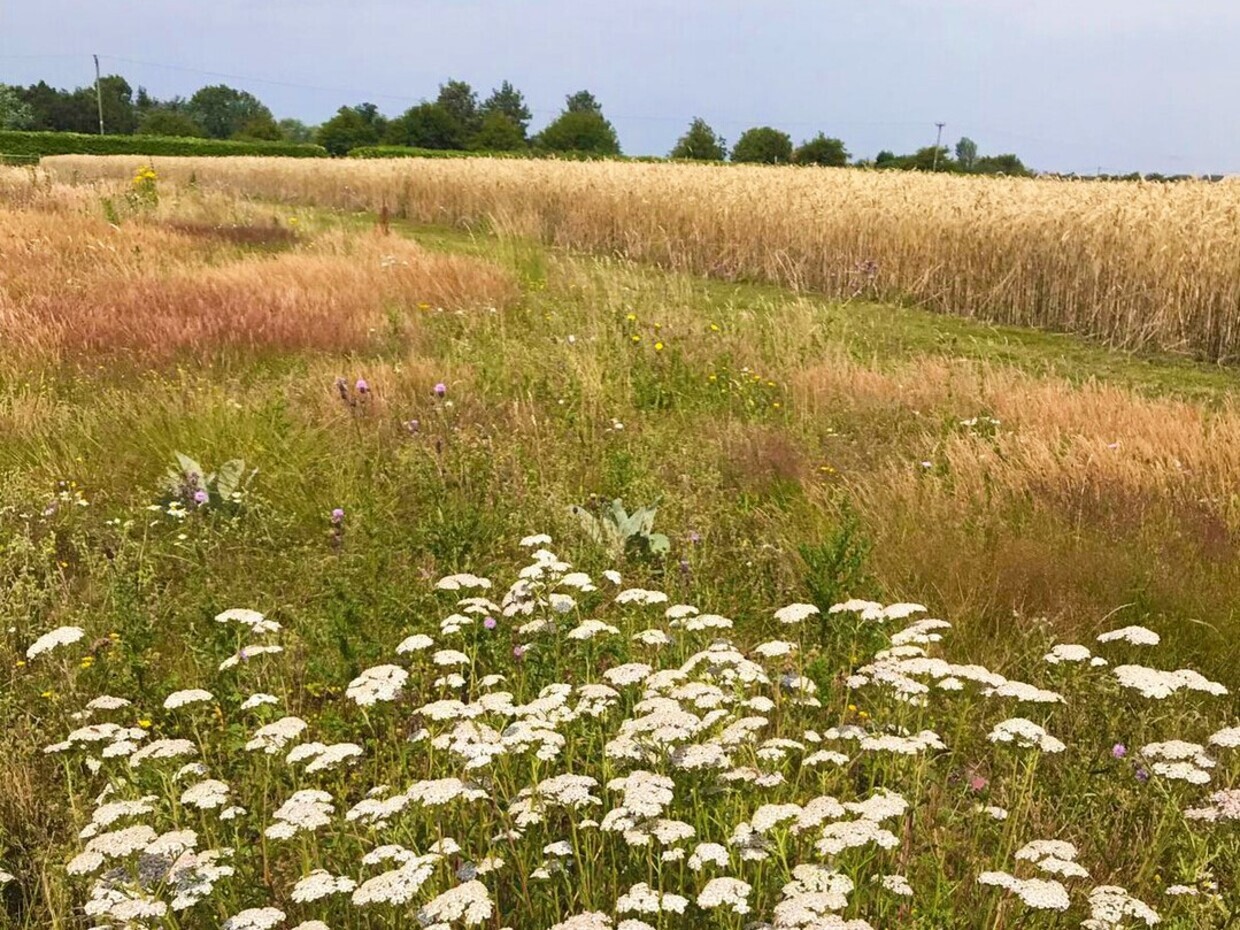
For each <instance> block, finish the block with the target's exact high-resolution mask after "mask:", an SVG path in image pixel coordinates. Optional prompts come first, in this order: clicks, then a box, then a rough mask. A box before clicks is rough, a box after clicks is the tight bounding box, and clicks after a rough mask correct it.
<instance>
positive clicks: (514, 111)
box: [478, 81, 533, 140]
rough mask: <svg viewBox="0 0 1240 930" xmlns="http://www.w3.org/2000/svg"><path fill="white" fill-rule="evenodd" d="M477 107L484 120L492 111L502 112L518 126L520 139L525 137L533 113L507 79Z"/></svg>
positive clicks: (519, 92)
mask: <svg viewBox="0 0 1240 930" xmlns="http://www.w3.org/2000/svg"><path fill="white" fill-rule="evenodd" d="M478 109H479V112H480V113H481V114H482V118H483V119H484V120H485V119H486V118H487V117H488V116H490V115H491V114H492V113H502V114H503V115H504V116H507V117H508V118H509V119H510V120H512V121H513V122H514V123H516V124H517V126H518V127H520V129H521V138H522V140H524V139H525V134H526V133H527V132H529V128H530V119H531V118H532V117H533V114H531V113H530V108H529V107H527V106H526V105H525V96H524V95H523V94H522V93H521V91H519V90H517V89H516V88H515V87H513V86H512V85H511V84H509V83H508V82H507V81H504V82H503V83H502V84H500V85H499V87H497V88H495V89H494V90H492V91H491V96H489V97H487V99H486V100H484V101H483V102H482V106H481V107H479V108H478Z"/></svg>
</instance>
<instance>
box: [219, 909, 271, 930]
mask: <svg viewBox="0 0 1240 930" xmlns="http://www.w3.org/2000/svg"><path fill="white" fill-rule="evenodd" d="M284 918H285V914H284V911H282V910H280V909H279V908H275V907H247V908H246V909H245V910H244V911H240V912H239V913H237V914H234V915H233V916H232V917H229V918H228V919H227V920H225V921H224V922H223V923H222V924H220V930H272V928H274V927H278V926H279V925H280V924H282V923H284Z"/></svg>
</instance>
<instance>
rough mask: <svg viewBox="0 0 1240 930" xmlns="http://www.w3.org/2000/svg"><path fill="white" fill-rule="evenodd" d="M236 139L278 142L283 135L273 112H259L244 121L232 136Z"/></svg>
mask: <svg viewBox="0 0 1240 930" xmlns="http://www.w3.org/2000/svg"><path fill="white" fill-rule="evenodd" d="M232 138H234V139H255V140H259V141H267V142H278V141H279V140H280V139H281V138H282V136H281V135H280V127H279V126H278V125H276V121H275V119H274V117H272V115H271V113H270V112H268V113H258V114H256V115H254V116H252V117H250V118H249V119H248V120H246V121H245V122H244V123H242V124H241V128H240V129H238V130H237V132H236V134H235V135H233V136H232Z"/></svg>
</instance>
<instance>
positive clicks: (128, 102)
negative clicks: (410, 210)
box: [0, 74, 1031, 175]
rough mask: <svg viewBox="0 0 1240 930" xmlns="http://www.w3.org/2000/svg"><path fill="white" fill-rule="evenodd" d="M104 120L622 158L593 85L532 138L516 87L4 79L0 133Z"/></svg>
mask: <svg viewBox="0 0 1240 930" xmlns="http://www.w3.org/2000/svg"><path fill="white" fill-rule="evenodd" d="M99 98H102V107H103V123H104V127H105V129H106V131H107V132H108V133H111V134H120V135H130V134H140V135H157V136H182V137H191V138H209V139H235V140H246V141H263V140H271V141H275V140H280V141H286V142H317V143H319V144H320V145H322V146H323V147H324V148H326V149H327V150H328V151H329V152H330V153H331V154H333V155H346V154H348V152H349V151H350V150H352V149H355V148H360V147H369V146H376V145H384V146H406V147H412V148H420V149H442V150H456V151H490V152H520V151H531V152H535V153H537V152H550V153H555V152H577V153H586V154H590V155H598V156H611V155H619V154H620V140H619V137H618V136H617V134H616V129H615V127H614V126H613V125H612V124H611V122H610V121H609V120H608V119H607V118H606V117H605V116H604V115H603V107H602V105H601V104H600V103H599V101H598V100H597V99H596V98H595V96H594V95H593V94H592V93H590V92H589V91H588V90H581V91H578V92H576V93H574V94H570V95H568V97H567V98H566V99H565V103H564V108H563V110H562V111H561V112H560V113H559V114H558V115H557V116H556V117H555V119H553V120H552V121H551V122H550V123H549V124H548V125H547V126H545V127H544V128H543V129H542V130H541V131H540V132H537V133H533V134H531V132H530V121H531V119H532V114H531V112H530V108H529V107H528V106H527V105H526V102H525V97H524V95H523V94H522V93H521V91H519V90H517V89H516V88H515V87H513V85H512V84H511V83H509V82H508V81H504V82H502V83H501V84H500V85H499V87H496V88H494V89H492V90H491V92H490V93H489V94H488V95H487V96H486V97H485V98H481V97H479V95H478V93H477V92H476V91H475V90H474V89H473V88H472V87H471V86H470V85H469V84H468V83H466V82H465V81H460V80H449V81H447V82H446V83H444V84H441V85H440V87H439V93H438V94H437V96H436V97H435V99H434V100H423V101H422V102H421V103H418V104H415V105H414V106H412V107H410V108H409V109H407V110H405V111H404V112H403V113H401V114H399V115H397V116H391V117H388V116H385V115H384V114H383V113H381V112H380V111H379V108H378V107H377V106H376V105H375V104H373V103H359V104H357V105H355V106H345V107H341V108H340V109H339V110H338V111H336V114H335V115H334V116H332V117H331V119H329V120H327V121H326V122H324V123H323V124H322V125H321V126H317V127H312V126H307V125H306V124H305V123H303V122H301V121H300V120H295V119H281V120H277V119H276V118H275V116H274V115H273V114H272V112H271V110H270V109H268V108H267V106H266V105H265V104H263V102H262V101H261V100H259V99H258V98H257V97H255V96H254V95H253V94H251V93H249V92H248V91H244V90H237V89H236V88H233V87H229V86H227V85H225V84H214V85H211V86H209V87H203V88H200V89H199V90H197V91H195V92H194V94H193V95H192V96H191V97H189V98H185V97H171V98H169V99H167V100H159V99H156V98H155V97H153V96H151V95H150V94H149V93H147V91H146V89H145V88H142V87H139V88H138V90H137V92H136V93H135V92H134V90H133V88H132V87H131V86H130V85H129V82H128V81H126V80H125V79H124V78H123V77H121V76H120V75H117V74H110V75H108V76H107V77H104V78H102V79H101V80H100V82H99V94H98V96H97V95H96V92H95V87H94V85H93V84H92V85H89V86H86V87H78V88H76V89H74V90H63V89H57V88H54V87H52V86H50V85H49V84H47V83H46V82H45V81H40V82H39V83H37V84H31V85H30V86H28V87H18V86H11V85H4V84H0V130H3V129H10V130H13V129H16V130H34V131H45V132H82V133H94V132H98V130H99V105H100V100H99ZM669 155H670V157H671V158H674V159H686V160H693V161H703V162H722V161H732V162H738V163H751V164H769V165H779V164H794V165H822V166H828V167H843V166H845V165H849V164H855V165H859V166H865V167H873V168H880V169H904V170H918V171H944V172H956V173H965V174H1007V175H1028V174H1030V173H1031V172H1030V171H1029V170H1028V169H1027V168H1026V167H1025V166H1024V164H1022V163H1021V160H1020V159H1019V158H1017V157H1016V156H1015V155H1011V154H1005V155H980V154H979V152H978V148H977V144H976V143H975V142H973V141H972V140H971V139H968V138H964V139H961V140H960V141H959V142H958V143H957V144H956V148H955V152H954V154H953V153H952V152H951V151H949V150H948V149H947V148H946V147H942V148H938V149H936V148H934V147H933V146H930V147H927V148H923V149H919V150H917V151H916V152H914V153H913V154H911V155H896V154H895V153H893V152H889V151H883V152H879V154H878V156H877V157H876V158H874V159H873V160H872V161H853V160H852V156H851V155H850V154H849V152H848V149H847V147H846V146H845V145H844V142H843V141H842V140H840V139H837V138H833V137H830V136H828V135H826V134H825V133H822V132H820V133H818V134H817V135H816V136H814V137H812V138H810V139H806V140H804V141H803V142H802V143H801V144H800V145H794V144H793V140H792V137H791V136H789V135H788V134H787V133H786V132H783V131H781V130H779V129H775V128H773V127H771V126H757V127H754V128H752V129H747V130H746V131H745V132H743V133H741V135H740V138H738V139H737V140H736V144H735V145H733V146H732V147H731V148H730V149H729V147H728V145H727V142H726V141H725V140H724V138H723V137H722V136H721V135H719V134H718V133H717V132H715V130H714V129H712V128H711V126H710V125H709V124H707V122H706V121H705V120H703V119H701V118H700V117H699V118H694V119H693V121H692V122H691V123H690V124H689V126H688V128H687V129H686V130H685V133H684V135H682V136H681V137H680V139H679V140H677V142H676V145H675V146H674V147H673V148H672V151H671V152H670V153H669Z"/></svg>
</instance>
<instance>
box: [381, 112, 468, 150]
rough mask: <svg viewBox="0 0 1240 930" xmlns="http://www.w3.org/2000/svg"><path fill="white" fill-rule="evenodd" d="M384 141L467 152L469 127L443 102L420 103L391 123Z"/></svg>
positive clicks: (390, 143)
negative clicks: (466, 134) (465, 149)
mask: <svg viewBox="0 0 1240 930" xmlns="http://www.w3.org/2000/svg"><path fill="white" fill-rule="evenodd" d="M384 142H386V143H387V144H388V145H411V146H413V147H414V148H419V149H463V148H464V147H465V127H464V126H462V125H461V124H460V122H459V121H458V120H457V118H456V117H455V116H453V115H452V114H451V113H450V112H448V109H447V108H446V107H444V106H443V105H442V104H439V103H425V102H424V103H419V104H418V105H417V106H414V107H410V108H409V109H408V110H406V111H405V112H404V113H402V114H401V115H400V116H398V117H397V118H396V119H394V120H392V121H391V122H390V123H389V124H388V129H387V134H386V135H385V136H384Z"/></svg>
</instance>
